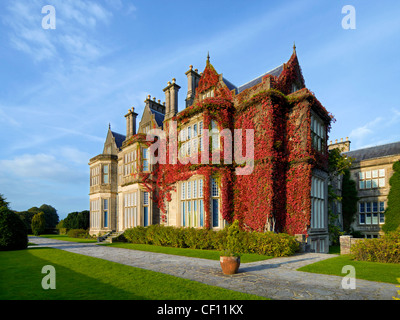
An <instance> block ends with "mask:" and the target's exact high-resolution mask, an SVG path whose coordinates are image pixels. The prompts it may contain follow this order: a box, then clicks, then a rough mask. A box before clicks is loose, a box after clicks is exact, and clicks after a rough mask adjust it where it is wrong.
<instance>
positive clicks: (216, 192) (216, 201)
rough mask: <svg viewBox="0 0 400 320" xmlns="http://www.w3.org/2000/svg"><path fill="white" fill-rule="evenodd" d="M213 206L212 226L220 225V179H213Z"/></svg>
mask: <svg viewBox="0 0 400 320" xmlns="http://www.w3.org/2000/svg"><path fill="white" fill-rule="evenodd" d="M211 208H212V226H213V227H218V226H219V187H218V181H217V180H216V179H214V178H212V179H211Z"/></svg>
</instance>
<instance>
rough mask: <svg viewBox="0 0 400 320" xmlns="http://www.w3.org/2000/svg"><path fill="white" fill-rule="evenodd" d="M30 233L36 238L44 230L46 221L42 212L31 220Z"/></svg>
mask: <svg viewBox="0 0 400 320" xmlns="http://www.w3.org/2000/svg"><path fill="white" fill-rule="evenodd" d="M31 226H32V232H33V234H34V235H35V236H38V235H40V234H42V233H43V232H44V230H45V229H46V219H45V216H44V213H43V212H38V213H36V214H35V215H34V216H33V218H32V224H31Z"/></svg>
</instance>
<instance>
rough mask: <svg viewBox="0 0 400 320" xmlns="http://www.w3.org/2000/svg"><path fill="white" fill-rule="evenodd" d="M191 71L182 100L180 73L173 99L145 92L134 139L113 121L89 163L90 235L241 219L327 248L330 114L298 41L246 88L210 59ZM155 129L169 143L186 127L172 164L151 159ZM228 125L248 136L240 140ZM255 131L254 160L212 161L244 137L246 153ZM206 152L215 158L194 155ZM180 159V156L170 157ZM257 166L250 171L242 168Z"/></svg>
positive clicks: (129, 118) (247, 225)
mask: <svg viewBox="0 0 400 320" xmlns="http://www.w3.org/2000/svg"><path fill="white" fill-rule="evenodd" d="M186 75H187V79H188V82H187V92H186V94H185V96H186V99H185V101H184V102H183V103H181V102H179V101H178V92H179V90H180V89H181V87H180V86H179V85H178V84H177V83H176V80H175V79H172V81H171V82H168V83H167V86H166V87H165V88H164V89H163V91H164V93H165V102H161V101H160V100H157V101H156V98H153V99H152V98H151V96H150V95H149V96H148V97H147V98H146V100H145V102H144V103H145V106H144V110H143V113H142V114H141V115H140V121H139V123H137V120H138V119H137V117H138V114H137V113H136V112H135V109H134V108H131V109H129V110H128V112H127V114H126V115H125V118H126V135H123V134H120V133H116V132H114V131H112V130H111V128H110V127H109V129H108V132H107V138H106V140H105V143H104V148H103V150H102V153H101V154H99V155H97V156H95V157H93V158H92V159H90V162H89V166H90V194H89V195H90V234H97V235H99V234H103V233H106V232H110V231H117V232H123V231H124V230H125V229H127V228H131V227H135V226H148V225H151V224H164V225H168V226H175V227H194V228H209V229H214V230H218V229H221V228H224V226H225V225H226V224H227V223H230V222H232V221H233V220H234V219H238V220H239V222H240V225H241V227H242V228H244V229H245V230H249V231H259V232H265V231H275V232H287V233H289V234H292V235H302V237H303V239H307V240H306V241H307V243H308V245H310V247H311V249H313V250H315V251H316V252H327V251H328V248H329V236H328V218H327V206H328V204H327V190H328V187H327V176H328V175H327V159H328V146H327V135H328V131H329V127H330V122H331V117H330V115H329V113H328V112H327V110H326V109H325V108H324V107H323V106H322V105H321V103H320V102H319V101H318V100H317V98H316V97H315V96H314V94H313V93H312V92H311V91H309V90H308V89H307V88H306V86H305V81H304V78H303V76H302V72H301V68H300V65H299V62H298V59H297V53H296V50H295V47H293V53H292V55H291V57H290V59H289V60H288V61H287V62H286V63H283V64H281V65H279V66H278V67H276V68H274V69H272V70H270V71H268V72H265V73H263V74H262V75H260V76H259V77H257V78H255V79H253V80H251V81H249V82H246V83H245V84H243V85H241V86H236V85H233V84H232V83H231V82H229V81H228V80H227V79H226V78H224V76H223V75H222V74H220V73H218V72H217V71H216V69H215V68H214V66H213V65H212V64H211V63H210V59H209V57H207V61H206V66H205V69H204V70H203V72H201V73H199V71H198V69H193V66H190V67H189V70H188V71H187V72H186ZM174 128H175V129H174ZM154 129H158V130H159V131H158V132H162V133H165V137H166V138H165V139H167V143H170V142H171V139H173V138H170V137H172V136H171V132H173V130H176V131H177V137H178V138H177V139H178V142H177V146H178V148H172V147H170V145H171V144H167V145H168V149H167V157H166V158H167V163H163V164H161V162H156V163H155V161H152V159H154V156H155V155H157V151H154V150H157V149H156V148H155V149H152V146H153V147H154V146H155V145H156V144H158V145H159V146H161V141H162V139H164V138H163V137H162V134H161V135H160V134H158V135H154V134H153V135H149V136H147V134H148V133H151V132H154ZM224 129H228V130H230V132H234V130H235V129H236V130H239V131H241V132H242V135H241V136H239V138H238V139H236V136H235V140H234V141H232V139H227V138H226V137H225V136H224V134H223V132H224ZM246 129H249V130H252V132H253V134H254V141H253V143H254V154H253V155H252V156H251V158H245V159H246V161H245V163H243V161H242V162H240V161H239V158H240V157H236V154H235V158H234V160H233V161H228V160H225V158H224V157H222V156H221V161H220V162H219V163H214V162H211V158H212V157H213V156H214V155H215V154H216V153H218V154H221V155H222V154H224V150H225V147H226V146H228V147H229V146H230V147H232V148H233V149H235V148H236V147H237V142H238V141H239V140H240V139H242V140H241V141H242V142H243V145H245V147H244V149H243V150H242V153H241V156H242V157H244V154H247V151H248V150H247V148H250V147H248V145H247V144H245V142H246V141H247V140H246V139H247V137H249V136H250V134H249V136H248V134H247V131H245V130H246ZM175 149H177V150H175ZM249 150H250V149H249ZM153 152H154V154H153ZM158 152H159V151H158ZM203 155H205V157H206V158H205V159H207V160H210V161H209V162H207V163H204V162H203V161H201V163H200V162H197V163H196V162H195V161H192V160H194V159H197V160H198V159H199V158H200V156H202V157H203ZM152 156H153V157H152ZM174 156H178V159H179V160H178V161H176V162H173V161H172V162H171V159H172V158H173V157H174ZM207 157H208V158H207ZM188 159H190V161H187V160H188ZM202 159H203V158H202ZM222 159H223V160H222ZM250 163H251V164H252V165H253V169H252V171H251V173H250V174H241V175H239V174H237V172H238V171H237V169H240V168H243V166H244V165H248V164H250Z"/></svg>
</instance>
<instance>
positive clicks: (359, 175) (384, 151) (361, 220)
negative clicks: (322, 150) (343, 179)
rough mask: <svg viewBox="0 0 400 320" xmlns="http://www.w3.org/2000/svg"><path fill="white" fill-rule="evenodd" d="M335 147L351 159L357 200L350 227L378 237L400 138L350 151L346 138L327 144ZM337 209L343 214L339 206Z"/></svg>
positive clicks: (371, 236) (367, 236) (368, 236)
mask: <svg viewBox="0 0 400 320" xmlns="http://www.w3.org/2000/svg"><path fill="white" fill-rule="evenodd" d="M336 147H339V148H341V149H342V150H343V155H345V156H347V157H351V158H352V159H353V162H352V166H351V168H350V174H351V178H352V180H354V181H355V182H356V186H357V193H358V198H359V200H358V204H357V211H356V216H355V219H354V222H353V223H352V225H351V227H352V228H353V229H354V230H355V231H357V232H360V233H361V234H362V235H363V236H364V237H366V238H377V237H379V236H380V235H382V234H383V232H382V225H383V224H384V223H385V210H386V207H387V197H388V194H389V191H390V185H389V180H390V178H391V177H392V175H393V164H394V163H395V162H396V161H399V160H400V141H399V142H394V143H388V144H384V145H378V146H374V147H369V148H362V149H358V150H353V151H350V141H348V139H346V141H343V140H342V141H340V142H337V141H335V143H334V144H330V145H329V148H336ZM339 187H340V186H339ZM340 188H341V187H340ZM338 211H339V212H338V213H339V214H341V213H342V212H341V207H340V206H339V210H338Z"/></svg>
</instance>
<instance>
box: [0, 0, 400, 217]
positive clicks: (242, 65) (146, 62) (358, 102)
mask: <svg viewBox="0 0 400 320" xmlns="http://www.w3.org/2000/svg"><path fill="white" fill-rule="evenodd" d="M45 5H52V6H54V8H55V9H56V29H55V30H50V29H48V30H45V29H43V28H42V19H43V17H44V16H45V14H42V12H41V11H42V7H43V6H45ZM345 5H353V6H354V8H355V10H356V29H355V30H346V29H343V28H342V19H343V17H344V16H345V14H342V8H343V6H345ZM399 13H400V2H399V1H384V2H380V1H367V0H362V1H359V0H346V1H343V0H335V1H321V0H300V1H266V0H263V1H248V2H244V1H233V0H231V1H218V0H214V1H189V0H186V1H180V0H176V1H149V0H147V1H145V0H142V1H134V0H103V1H91V0H70V1H66V0H63V1H61V0H59V1H52V0H43V1H42V0H2V1H1V4H0V26H1V28H0V44H1V50H0V64H1V72H0V84H1V86H0V144H1V151H0V193H2V194H4V195H5V197H6V198H7V199H8V201H10V202H11V207H12V209H14V210H19V211H22V210H26V209H28V208H30V207H32V206H40V205H41V204H43V203H46V204H49V205H52V206H54V207H55V208H56V209H57V210H58V213H59V215H60V218H64V217H65V216H66V214H67V213H69V212H72V211H81V210H86V209H88V207H89V197H88V192H89V167H88V165H87V164H88V161H89V159H90V158H91V157H93V156H95V155H97V154H99V153H101V152H102V148H103V143H104V140H105V137H106V133H107V129H108V124H109V123H111V127H112V129H113V130H114V131H116V132H120V133H122V134H125V131H126V129H125V118H124V115H125V114H126V112H127V110H128V109H129V108H131V107H135V110H136V112H138V113H139V115H141V112H142V110H143V107H144V103H143V101H144V99H145V97H146V96H147V95H148V94H150V95H151V96H152V97H153V96H155V97H156V98H157V99H161V100H162V101H164V93H163V91H162V89H163V88H164V87H165V86H166V84H167V81H170V80H171V79H172V78H176V81H177V83H178V84H179V85H180V86H181V87H182V89H181V90H180V93H179V107H180V109H182V108H183V106H184V99H185V93H186V90H187V80H186V76H185V72H186V71H187V70H188V69H189V65H193V66H194V68H198V69H199V70H200V71H202V70H203V69H204V67H205V62H206V56H207V52H208V51H209V52H210V56H211V62H212V63H213V65H214V67H215V68H216V69H217V71H218V72H219V73H223V74H224V77H225V78H227V79H228V80H229V81H230V82H232V83H233V84H235V85H237V86H239V85H241V84H243V83H246V82H248V81H250V80H251V79H253V78H255V77H257V76H259V75H261V74H262V73H264V72H266V71H268V70H270V69H272V68H274V67H276V66H278V65H280V64H281V63H283V62H286V61H287V60H288V59H289V58H290V55H291V53H292V46H293V42H294V41H295V42H296V47H297V53H298V58H299V61H300V64H301V67H302V70H303V75H304V78H305V81H306V86H307V87H308V88H309V89H310V90H311V91H313V92H314V93H315V94H316V96H317V98H318V99H319V100H320V101H321V103H322V104H323V105H324V106H325V107H326V108H327V109H328V111H330V112H331V113H333V114H334V115H335V117H336V120H337V121H336V123H335V124H334V125H333V128H332V131H331V134H330V137H331V139H333V140H334V139H340V138H345V137H347V136H348V137H349V138H350V140H351V141H352V144H351V148H352V150H354V149H358V148H361V147H365V146H373V145H378V144H384V143H389V142H394V141H399V140H400V130H399V125H400V105H399V102H398V98H397V96H398V86H399V84H400V63H399V61H398V57H399V52H400V41H399V40H400V19H399V18H398V15H399ZM138 120H139V119H138Z"/></svg>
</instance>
